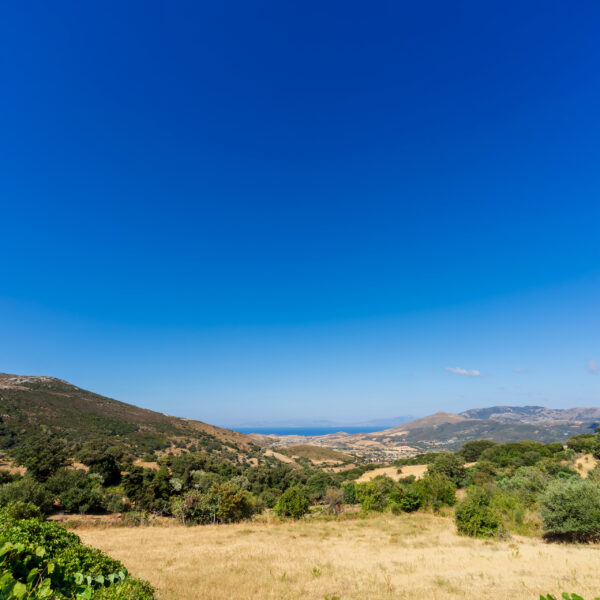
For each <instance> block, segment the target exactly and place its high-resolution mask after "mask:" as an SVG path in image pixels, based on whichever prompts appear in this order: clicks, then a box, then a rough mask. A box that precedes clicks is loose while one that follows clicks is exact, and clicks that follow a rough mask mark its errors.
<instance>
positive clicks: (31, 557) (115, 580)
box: [0, 512, 154, 600]
mask: <svg viewBox="0 0 600 600" xmlns="http://www.w3.org/2000/svg"><path fill="white" fill-rule="evenodd" d="M0 573H1V576H0V598H2V600H22V599H24V598H28V599H31V600H42V599H48V600H50V599H52V600H61V599H77V600H98V599H100V598H102V599H104V600H152V599H153V598H154V593H153V590H152V588H151V587H150V585H149V584H147V583H145V582H143V581H139V580H137V579H133V578H131V577H129V575H128V574H127V571H126V569H125V567H124V566H123V565H122V564H121V563H120V562H119V561H116V560H113V559H112V558H109V557H108V556H106V555H105V554H103V553H102V552H100V551H99V550H95V549H93V548H89V547H87V546H84V545H83V544H82V543H81V541H80V539H79V538H78V537H77V536H76V535H75V534H73V533H69V532H67V531H66V530H65V529H64V528H62V527H61V526H60V525H58V524H57V523H50V522H42V521H40V520H38V519H28V520H15V519H12V518H11V517H9V516H8V515H7V514H6V512H4V513H2V514H1V515H0Z"/></svg>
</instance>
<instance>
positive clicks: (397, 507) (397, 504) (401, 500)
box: [392, 486, 423, 514]
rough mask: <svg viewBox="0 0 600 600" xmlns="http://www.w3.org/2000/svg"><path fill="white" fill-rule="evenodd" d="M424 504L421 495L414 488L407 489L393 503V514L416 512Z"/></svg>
mask: <svg viewBox="0 0 600 600" xmlns="http://www.w3.org/2000/svg"><path fill="white" fill-rule="evenodd" d="M422 504H423V499H422V498H421V495H420V494H419V492H418V491H417V490H416V489H415V488H414V487H412V486H411V487H405V488H402V489H401V493H400V494H399V495H398V497H396V498H395V499H394V501H393V503H392V512H395V513H396V514H397V513H398V512H414V511H415V510H419V508H421V505H422Z"/></svg>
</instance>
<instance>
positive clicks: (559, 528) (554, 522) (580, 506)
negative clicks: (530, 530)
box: [540, 478, 600, 542]
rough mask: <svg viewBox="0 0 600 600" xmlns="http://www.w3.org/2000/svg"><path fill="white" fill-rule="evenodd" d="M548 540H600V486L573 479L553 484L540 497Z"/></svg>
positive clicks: (541, 513)
mask: <svg viewBox="0 0 600 600" xmlns="http://www.w3.org/2000/svg"><path fill="white" fill-rule="evenodd" d="M540 515H541V517H542V524H543V529H544V535H545V537H546V538H547V539H555V540H563V541H579V542H589V541H594V540H598V539H600V485H598V484H597V483H595V482H593V481H588V480H586V479H575V478H570V479H567V480H563V481H557V482H555V483H553V484H552V485H550V486H549V487H548V488H547V490H546V491H545V492H544V493H543V494H542V496H541V497H540Z"/></svg>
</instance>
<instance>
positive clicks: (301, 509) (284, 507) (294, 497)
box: [274, 487, 310, 519]
mask: <svg viewBox="0 0 600 600" xmlns="http://www.w3.org/2000/svg"><path fill="white" fill-rule="evenodd" d="M309 510H310V504H309V502H308V498H307V497H306V495H305V494H304V492H303V491H302V490H301V489H300V488H298V487H291V488H288V489H287V490H285V492H283V494H281V497H280V498H279V500H278V502H277V504H276V505H275V508H274V511H275V514H276V515H277V516H279V517H291V518H292V519H301V518H302V517H303V516H304V515H305V514H306V513H308V512H309Z"/></svg>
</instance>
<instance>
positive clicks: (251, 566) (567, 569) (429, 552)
mask: <svg viewBox="0 0 600 600" xmlns="http://www.w3.org/2000/svg"><path fill="white" fill-rule="evenodd" d="M76 532H77V533H78V534H79V535H80V536H81V538H82V539H83V540H84V541H85V542H86V543H88V544H90V545H92V546H95V547H98V548H101V549H102V550H104V551H106V552H107V553H108V554H109V555H111V556H113V557H115V558H118V559H120V560H122V561H123V562H124V563H125V564H126V565H127V567H128V568H129V569H130V571H131V572H132V573H133V574H135V575H137V576H140V577H143V578H145V579H147V580H149V581H150V582H151V583H152V584H153V585H154V586H155V587H156V588H157V590H158V598H159V600H192V599H193V600H197V599H206V600H245V599H252V600H270V599H287V600H296V599H297V600H300V599H302V600H325V599H326V598H329V599H333V598H336V597H337V598H339V599H340V600H356V599H378V598H382V599H403V598H406V599H408V598H410V599H413V598H427V599H428V600H430V599H431V600H435V599H439V600H442V599H447V598H464V599H473V600H475V599H477V600H480V599H482V598H493V599H494V600H509V599H510V600H520V599H523V600H524V599H528V600H537V599H538V598H539V594H540V593H542V592H543V593H553V594H555V595H557V596H560V592H563V591H568V592H577V593H580V594H581V595H583V597H584V598H586V599H588V598H593V597H594V596H597V595H599V592H600V578H599V577H598V564H599V561H600V546H594V545H591V546H575V545H574V546H568V545H557V544H546V543H544V542H542V541H541V540H538V539H528V538H512V539H509V540H505V541H495V540H494V541H485V540H473V539H470V538H465V537H460V536H458V535H457V534H456V533H455V529H454V525H453V522H452V520H451V519H449V518H444V517H439V516H434V515H431V514H424V513H417V514H412V515H404V516H399V517H394V516H392V515H377V516H373V517H368V518H365V519H360V518H354V519H340V520H337V521H323V520H316V519H315V520H312V521H303V522H278V521H275V520H271V521H266V522H253V523H241V524H235V525H220V526H204V527H190V528H184V527H182V526H178V525H169V526H162V527H161V526H158V527H146V528H119V527H110V528H105V529H102V528H89V529H86V528H80V529H77V530H76Z"/></svg>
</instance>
